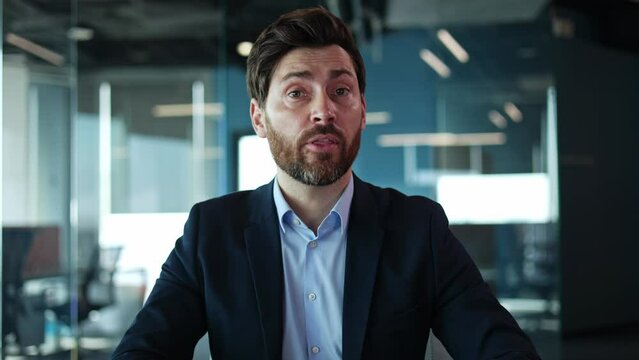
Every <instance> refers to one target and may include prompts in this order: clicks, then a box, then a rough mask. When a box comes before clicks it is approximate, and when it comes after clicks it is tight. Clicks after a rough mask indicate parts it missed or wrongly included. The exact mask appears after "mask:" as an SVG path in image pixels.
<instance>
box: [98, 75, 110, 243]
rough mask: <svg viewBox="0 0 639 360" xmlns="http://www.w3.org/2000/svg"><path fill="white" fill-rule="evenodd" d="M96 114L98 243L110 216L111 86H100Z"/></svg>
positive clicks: (104, 84) (105, 83)
mask: <svg viewBox="0 0 639 360" xmlns="http://www.w3.org/2000/svg"><path fill="white" fill-rule="evenodd" d="M98 112H99V119H100V126H99V129H100V130H99V139H100V140H99V142H100V144H99V145H100V148H99V158H100V160H99V164H100V166H99V169H100V170H99V174H100V176H99V179H100V180H99V181H100V219H99V224H100V241H103V239H104V236H103V234H104V226H103V225H104V224H103V222H104V219H105V218H106V216H108V215H109V214H111V85H110V84H109V83H108V82H103V83H101V84H100V89H99V104H98Z"/></svg>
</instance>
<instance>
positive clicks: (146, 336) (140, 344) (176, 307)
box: [112, 205, 206, 360]
mask: <svg viewBox="0 0 639 360" xmlns="http://www.w3.org/2000/svg"><path fill="white" fill-rule="evenodd" d="M198 209H199V208H198V205H195V206H194V207H193V209H192V210H191V213H190V214H189V218H188V220H187V222H186V225H185V226H184V235H183V236H182V237H181V238H179V239H178V240H177V242H176V244H175V248H174V249H173V251H172V252H171V254H170V255H169V257H168V259H167V260H166V262H165V263H164V265H162V272H161V274H160V277H159V278H158V280H157V281H156V283H155V286H154V287H153V290H152V291H151V294H150V295H149V298H148V299H147V301H146V303H145V304H144V306H143V307H142V309H141V310H140V312H139V313H138V315H137V316H136V318H135V320H134V322H133V324H132V325H131V327H130V328H129V329H128V330H127V332H126V333H125V335H124V337H123V338H122V341H121V342H120V344H119V345H118V347H117V348H116V350H115V352H114V353H113V356H112V358H113V359H118V360H120V359H191V358H193V350H194V348H195V345H196V343H197V341H198V340H199V339H200V338H201V337H202V336H203V335H204V333H205V332H206V312H205V306H204V300H203V290H202V276H201V271H200V270H199V269H200V266H199V259H198V255H197V248H198V246H197V244H198V233H197V229H198V222H199V211H198Z"/></svg>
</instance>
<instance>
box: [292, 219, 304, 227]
mask: <svg viewBox="0 0 639 360" xmlns="http://www.w3.org/2000/svg"><path fill="white" fill-rule="evenodd" d="M301 223H302V222H301V221H300V219H295V220H293V224H295V225H297V226H299V225H300V224H301Z"/></svg>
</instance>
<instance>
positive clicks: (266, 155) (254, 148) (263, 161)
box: [237, 135, 277, 190]
mask: <svg viewBox="0 0 639 360" xmlns="http://www.w3.org/2000/svg"><path fill="white" fill-rule="evenodd" d="M276 170H277V165H275V161H274V160H273V157H272V156H271V150H270V148H269V147H268V141H267V140H266V139H264V138H261V137H259V136H257V135H247V136H242V137H241V138H240V140H239V142H238V173H237V179H238V190H252V189H255V188H257V187H258V186H261V185H264V184H266V183H267V182H269V181H271V180H273V178H274V177H275V172H276Z"/></svg>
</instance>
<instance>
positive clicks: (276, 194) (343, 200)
mask: <svg viewBox="0 0 639 360" xmlns="http://www.w3.org/2000/svg"><path fill="white" fill-rule="evenodd" d="M354 188H355V186H354V181H353V175H352V174H351V175H350V180H349V181H348V185H346V188H345V189H344V191H343V192H342V194H341V195H340V197H339V199H337V202H336V203H335V205H334V206H333V208H332V209H331V211H330V212H329V215H330V214H331V213H336V214H337V215H338V217H339V219H340V233H341V234H344V232H345V231H346V227H347V226H348V218H349V216H350V211H351V202H352V201H353V189H354ZM273 200H274V201H275V208H276V209H277V219H278V221H279V223H280V229H282V231H283V232H284V233H286V227H285V226H284V219H285V217H286V216H288V215H287V214H288V213H289V212H290V213H294V211H293V209H291V207H290V206H289V205H288V203H287V202H286V200H285V199H284V194H282V190H281V189H280V185H279V183H278V182H277V177H275V183H274V184H273Z"/></svg>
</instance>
